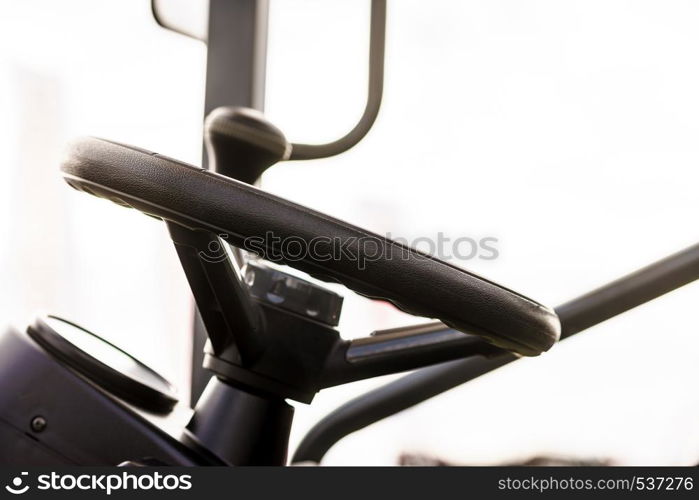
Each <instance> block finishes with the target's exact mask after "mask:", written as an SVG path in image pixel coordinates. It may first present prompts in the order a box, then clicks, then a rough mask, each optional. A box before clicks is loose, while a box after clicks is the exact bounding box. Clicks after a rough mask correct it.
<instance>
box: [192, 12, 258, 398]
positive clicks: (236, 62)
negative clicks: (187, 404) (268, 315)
mask: <svg viewBox="0 0 699 500" xmlns="http://www.w3.org/2000/svg"><path fill="white" fill-rule="evenodd" d="M268 18H269V1H268V0H210V3H209V33H208V37H207V40H208V52H207V59H206V97H205V101H204V116H206V115H208V114H209V112H210V111H212V110H213V109H215V108H217V107H219V106H244V107H248V108H255V109H259V110H262V109H263V108H264V101H265V71H266V64H267V25H268ZM202 165H203V166H204V168H206V166H207V158H206V151H205V152H204V158H203V160H202ZM205 343H206V330H205V328H204V325H203V323H202V321H201V317H200V316H199V313H198V311H196V310H195V318H194V339H193V342H192V385H191V398H190V401H191V404H192V406H194V404H195V403H196V401H197V400H198V399H199V396H200V395H201V393H202V391H203V390H204V387H206V384H207V382H208V381H209V378H210V377H211V375H210V374H209V372H208V371H206V370H204V369H203V368H202V362H203V359H204V354H203V350H204V344H205Z"/></svg>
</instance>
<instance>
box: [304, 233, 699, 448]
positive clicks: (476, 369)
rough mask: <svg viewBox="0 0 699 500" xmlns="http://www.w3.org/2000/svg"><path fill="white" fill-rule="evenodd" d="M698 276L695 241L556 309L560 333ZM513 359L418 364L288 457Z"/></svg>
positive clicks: (341, 413)
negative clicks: (411, 371)
mask: <svg viewBox="0 0 699 500" xmlns="http://www.w3.org/2000/svg"><path fill="white" fill-rule="evenodd" d="M697 279H699V244H697V245H694V246H691V247H689V248H686V249H685V250H682V251H680V252H677V253H676V254H673V255H670V256H669V257H666V258H665V259H662V260H659V261H657V262H655V263H653V264H650V265H649V266H646V267H644V268H642V269H639V270H638V271H636V272H633V273H631V274H628V275H626V276H624V277H622V278H619V279H618V280H616V281H613V282H611V283H609V284H607V285H604V286H602V287H600V288H598V289H596V290H593V291H592V292H589V293H587V294H585V295H582V296H581V297H578V298H576V299H573V300H571V301H569V302H566V303H565V304H562V305H561V306H559V307H557V308H556V313H557V314H558V317H559V318H560V320H561V326H562V335H561V338H562V339H563V338H567V337H570V336H572V335H574V334H576V333H578V332H580V331H582V330H585V329H587V328H590V327H591V326H594V325H596V324H598V323H601V322H603V321H606V320H608V319H610V318H612V317H614V316H617V315H619V314H621V313H623V312H626V311H628V310H630V309H633V308H634V307H636V306H639V305H641V304H644V303H646V302H648V301H650V300H653V299H655V298H657V297H660V296H661V295H664V294H666V293H667V292H670V291H672V290H675V289H677V288H679V287H681V286H684V285H686V284H688V283H691V282H692V281H695V280H697ZM516 359H518V358H517V357H516V356H514V355H512V354H509V353H505V352H503V354H502V355H500V356H497V357H494V358H484V357H482V356H474V357H471V358H467V359H464V360H459V361H451V362H449V363H443V364H439V365H435V366H431V367H428V368H423V369H421V370H418V371H416V372H414V373H411V374H409V375H406V376H404V377H402V378H400V379H398V380H396V381H393V382H389V383H388V384H386V385H384V386H382V387H379V388H378V389H374V390H373V391H370V392H368V393H366V394H363V395H361V396H359V397H357V398H355V399H353V400H351V401H349V402H347V403H345V404H344V405H342V406H340V407H339V408H337V409H336V410H334V411H333V412H332V413H330V414H329V415H327V416H326V417H325V418H323V419H322V420H321V421H320V422H318V423H317V424H316V425H315V426H314V427H313V428H312V429H311V430H310V431H309V432H308V434H307V435H306V436H305V437H304V439H303V440H302V441H301V444H299V446H298V448H297V449H296V452H295V453H294V457H293V459H292V462H305V461H312V462H320V460H321V459H322V458H323V456H324V455H325V453H326V452H327V451H328V450H329V449H330V448H331V447H332V446H333V445H334V444H335V443H337V442H338V441H339V440H340V439H342V438H343V437H345V436H347V435H348V434H351V433H352V432H355V431H358V430H359V429H362V428H364V427H366V426H368V425H371V424H373V423H374V422H378V421H379V420H382V419H384V418H386V417H390V416H391V415H395V414H396V413H399V412H401V411H403V410H405V409H407V408H410V407H411V406H415V405H416V404H418V403H421V402H423V401H425V400H427V399H429V398H431V397H434V396H437V395H438V394H441V393H443V392H446V391H448V390H449V389H452V388H454V387H457V386H459V385H461V384H464V383H466V382H468V381H470V380H473V379H474V378H477V377H480V376H481V375H484V374H486V373H488V372H490V371H493V370H495V369H497V368H500V367H501V366H504V365H506V364H508V363H510V362H512V361H515V360H516Z"/></svg>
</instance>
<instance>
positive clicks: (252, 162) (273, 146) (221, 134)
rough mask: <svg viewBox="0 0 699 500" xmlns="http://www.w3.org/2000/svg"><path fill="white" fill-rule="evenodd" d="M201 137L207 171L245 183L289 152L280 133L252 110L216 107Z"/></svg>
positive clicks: (252, 181)
mask: <svg viewBox="0 0 699 500" xmlns="http://www.w3.org/2000/svg"><path fill="white" fill-rule="evenodd" d="M204 134H205V138H206V147H207V149H208V154H209V168H210V169H211V170H214V171H216V172H218V173H219V174H223V175H225V176H227V177H231V178H233V179H236V180H239V181H242V182H246V183H248V184H253V183H254V182H255V181H256V180H257V179H258V178H259V177H260V176H261V175H262V173H263V172H264V171H265V170H267V169H268V168H269V167H271V166H272V165H274V164H275V163H277V162H278V161H281V160H286V159H287V158H288V157H289V153H290V152H291V145H290V144H289V142H288V141H287V140H286V137H284V134H283V133H282V132H281V130H279V129H278V128H277V127H275V126H274V125H272V124H271V123H269V122H268V121H267V120H266V119H265V117H264V115H263V114H262V113H260V112H259V111H257V110H255V109H250V108H242V107H221V108H216V109H214V110H213V111H212V112H211V113H209V116H207V117H206V122H205V124H204Z"/></svg>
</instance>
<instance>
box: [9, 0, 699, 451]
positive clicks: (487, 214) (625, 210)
mask: <svg viewBox="0 0 699 500" xmlns="http://www.w3.org/2000/svg"><path fill="white" fill-rule="evenodd" d="M365 3H366V5H365ZM0 13H2V14H0V110H2V111H1V112H0V161H2V167H0V168H2V174H3V176H4V178H5V179H6V180H7V182H3V183H0V197H1V199H2V201H1V202H0V203H3V204H4V206H0V209H1V210H0V236H1V237H2V240H3V241H5V242H8V243H6V244H4V245H2V246H1V247H0V283H2V286H1V287H0V314H1V317H2V318H4V319H7V320H12V321H15V322H22V321H24V318H25V317H26V316H27V315H29V314H30V313H32V311H34V310H36V309H38V308H40V309H44V310H49V311H52V312H57V313H60V314H64V315H66V316H68V317H70V318H71V319H74V320H75V321H78V322H80V323H82V324H84V325H85V326H87V327H89V328H92V329H93V330H95V331H97V332H99V333H101V334H103V335H105V336H106V337H108V338H110V339H111V340H113V341H115V342H116V343H118V344H120V345H121V346H123V347H125V348H127V349H128V350H131V351H132V352H134V353H135V354H137V355H138V356H139V357H141V358H142V359H143V360H144V361H146V362H148V363H151V364H153V365H154V366H156V367H157V368H158V369H160V370H161V371H163V372H164V373H165V374H166V375H167V376H169V377H170V378H171V379H173V380H174V381H175V382H176V383H177V384H178V385H179V386H181V387H184V386H185V385H186V382H187V380H188V376H189V374H188V369H189V366H188V360H189V351H188V349H189V346H188V330H189V324H190V317H189V316H190V307H189V296H188V291H187V287H186V283H185V281H184V278H183V276H182V274H181V271H180V270H179V268H178V263H177V260H176V258H175V256H174V252H173V250H172V249H171V248H170V243H169V241H168V239H167V236H166V234H165V231H164V228H163V227H161V224H159V223H157V222H156V221H152V220H150V219H148V218H146V217H142V216H140V215H139V214H136V213H133V212H130V211H127V210H124V209H121V208H118V207H115V206H111V205H109V204H107V203H105V202H101V201H98V200H95V199H92V198H89V197H86V196H84V195H81V194H78V193H75V192H73V191H72V190H70V189H68V188H67V187H66V186H64V185H63V184H62V182H61V181H60V179H59V177H58V170H57V162H58V158H59V155H60V150H61V147H62V145H63V143H64V142H65V141H66V140H68V139H69V138H70V137H73V136H75V135H80V134H90V135H101V136H105V137H109V138H112V139H115V140H120V141H124V142H131V143H134V144H137V145H140V146H142V147H146V148H149V149H153V150H156V151H160V152H162V153H164V154H167V155H169V156H173V157H177V158H181V159H183V160H186V161H190V162H193V163H198V162H199V158H200V156H201V150H200V147H201V140H200V137H201V118H202V116H201V114H202V107H203V105H202V103H203V81H204V80H203V78H204V70H205V64H204V63H205V47H204V45H203V44H201V43H199V42H196V41H193V40H189V39H186V38H184V37H181V36H178V35H175V34H171V33H168V32H166V31H164V30H162V29H159V28H158V27H157V26H156V25H155V24H154V23H153V22H152V20H151V19H150V17H149V16H150V13H149V7H148V2H147V1H145V0H130V1H116V0H113V1H109V2H91V1H88V0H70V1H68V0H66V1H63V2H60V3H59V2H49V1H47V0H43V1H41V0H31V1H30V0H22V1H19V0H0ZM271 14H272V15H271V20H270V58H269V68H268V77H269V80H268V94H267V114H268V116H269V118H270V119H271V120H272V121H273V122H274V123H276V124H277V125H278V126H280V128H282V130H284V131H285V132H286V134H287V136H288V137H289V138H290V139H292V140H296V141H309V142H317V141H322V140H329V139H333V138H335V137H336V136H338V135H340V134H341V133H343V131H345V130H346V129H347V128H349V127H350V126H351V125H352V124H353V121H354V120H355V119H356V118H357V117H358V115H359V114H360V113H361V107H362V106H363V99H364V92H365V80H366V69H365V61H366V49H367V40H366V36H367V32H366V28H367V14H368V2H356V1H350V0H333V1H332V2H328V1H327V0H326V1H322V0H289V1H284V2H282V1H279V0H272V9H271ZM698 22H699V5H698V4H696V2H691V1H689V0H686V1H679V0H672V1H666V2H660V1H658V0H653V1H650V0H648V1H633V2H631V1H621V0H604V1H601V0H586V1H582V0H566V1H565V2H561V1H555V0H527V1H521V0H498V1H494V0H479V1H475V0H474V1H471V0H469V1H467V2H461V1H456V0H438V1H432V2H429V3H427V2H424V1H421V0H401V1H400V2H398V1H390V2H389V26H388V29H389V31H388V48H387V66H386V88H385V99H384V106H383V108H382V112H381V115H380V117H379V120H378V122H377V124H376V127H375V129H374V130H373V131H372V133H371V134H370V136H369V137H368V138H367V139H366V140H365V141H364V142H363V143H362V144H361V145H360V146H358V147H357V148H356V149H354V150H353V151H351V152H349V153H347V154H345V155H342V156H340V157H337V158H333V159H327V160H320V161H316V162H308V163H304V164H301V163H299V164H285V165H281V166H279V167H278V168H276V169H274V170H272V171H270V172H269V173H268V174H266V175H265V177H264V179H263V186H264V187H265V188H266V189H269V190H271V191H273V192H275V193H278V194H281V195H283V196H286V197H288V198H291V199H293V200H295V201H299V202H301V203H303V204H305V205H309V206H311V207H313V208H316V209H319V210H322V211H325V212H328V213H330V214H333V215H335V216H338V217H341V218H345V219H347V220H349V221H351V222H354V223H357V224H361V225H364V226H366V227H368V228H369V229H372V230H374V231H377V232H382V233H386V232H390V233H391V234H392V235H394V236H402V237H405V238H408V239H413V238H417V237H420V236H428V237H429V236H431V237H434V236H435V235H436V234H437V233H438V232H440V231H441V232H443V233H445V234H446V235H448V236H450V237H452V238H457V237H461V236H471V237H476V238H478V237H483V236H494V237H497V238H498V240H499V243H498V248H499V251H500V258H498V259H497V260H494V261H484V260H478V259H474V260H471V261H466V262H455V263H456V264H458V265H462V266H464V267H467V268H469V269H472V270H474V271H476V272H479V273H481V274H483V275H485V276H488V277H489V278H492V279H495V280H496V281H499V282H501V283H503V284H504V285H507V286H509V287H511V288H514V289H516V290H519V291H522V292H523V293H525V294H527V295H530V296H532V297H534V298H536V299H537V300H540V301H542V302H544V303H547V304H551V305H556V304H559V303H561V302H563V301H565V300H567V299H570V298H572V297H574V296H576V295H578V294H581V293H583V292H585V291H587V290H589V289H591V288H593V287H595V286H597V285H600V284H603V283H604V282H606V281H608V280H611V279H614V278H615V277H617V276H619V275H620V274H623V273H626V272H629V271H632V270H634V269H635V268H637V267H640V266H642V265H644V264H646V263H648V262H651V261H653V260H655V259H657V258H660V257H662V256H664V255H666V254H669V253H672V252H674V251H676V250H679V249H681V248H683V247H685V246H688V245H690V244H693V243H695V242H696V241H697V240H699V232H698V231H697V229H696V228H697V225H696V222H695V218H694V214H696V213H698V210H697V209H698V208H699V202H698V201H697V197H696V184H697V180H698V174H697V165H698V164H699V146H697V140H696V138H697V137H699V94H697V92H696V89H697V88H699V63H698V62H697V61H698V59H697V54H698V53H699V32H697V30H696V26H697V24H698ZM698 294H699V287H698V286H697V285H691V286H688V287H686V288H684V289H682V290H680V291H677V292H675V293H673V294H671V295H668V296H666V297H664V298H662V299H660V300H657V301H655V302H654V303H652V304H649V305H647V306H645V307H643V308H642V309H639V310H637V311H634V312H632V313H629V314H626V315H623V316H622V317H619V318H617V319H614V320H612V321H609V322H607V323H605V324H603V325H600V326H599V327H597V328H594V329H592V330H590V331H589V332H586V333H584V334H582V335H581V336H580V337H578V338H575V339H573V340H570V341H566V342H565V343H564V344H561V345H560V346H557V347H556V348H555V349H554V350H553V351H552V352H550V353H549V354H546V355H544V356H542V357H540V358H537V359H531V360H524V361H520V362H518V363H516V364H515V365H511V366H509V367H507V368H506V369H503V370H500V371H498V372H497V373H494V374H491V375H489V376H488V377H484V378H483V379H481V380H478V381H475V382H473V383H470V384H468V385H466V386H464V387H461V388H459V389H457V390H453V391H451V392H449V393H448V394H445V395H443V396H441V397H439V398H436V399H434V400H432V401H430V402H429V403H427V404H423V405H421V406H419V407H417V408H415V409H412V410H410V411H408V412H405V413H404V414H402V415H400V416H397V417H395V418H392V419H389V420H387V421H385V422H382V423H380V424H377V425H376V426H374V427H372V428H370V429H367V430H366V431H363V432H360V433H357V434H356V435H354V436H351V437H349V438H348V439H346V440H344V441H343V442H341V443H340V444H338V446H336V447H335V448H334V449H333V450H331V453H330V454H329V455H328V460H327V462H328V463H332V464H352V463H357V464H359V463H363V464H391V463H395V460H396V457H397V455H398V454H399V453H400V452H402V451H411V452H424V453H427V454H432V455H436V456H439V457H442V458H448V459H452V460H455V461H459V462H464V463H492V462H497V461H501V460H510V459H515V458H520V457H521V458H525V457H527V456H529V455H532V454H537V453H552V454H558V455H566V456H574V457H579V458H586V457H600V458H611V459H613V460H615V461H616V462H617V463H623V464H690V463H696V462H697V461H699V425H698V424H699V398H698V397H697V391H696V386H697V381H698V380H699V364H697V362H696V359H697V352H698V348H699V335H697V331H698V329H699V318H697V315H696V313H695V311H696V304H697V298H698ZM345 296H346V297H347V299H346V302H347V305H346V307H345V311H344V316H343V323H342V327H343V328H342V331H343V334H344V335H346V336H348V337H351V336H360V335H364V334H366V333H368V332H369V331H371V330H373V329H375V328H381V327H387V326H394V325H397V324H405V323H409V322H411V321H413V320H412V319H411V318H409V317H406V316H404V315H402V314H399V313H397V312H395V311H393V310H390V309H388V308H387V307H386V306H383V305H379V304H372V303H370V302H368V301H366V300H363V299H353V298H350V297H351V296H350V295H349V293H346V294H345ZM380 382H382V381H367V382H362V383H358V384H354V385H351V386H347V387H341V388H336V389H332V390H328V391H325V392H323V393H321V394H320V395H319V396H318V397H317V399H316V401H315V402H314V404H313V405H312V406H310V407H306V406H303V405H299V407H298V410H297V422H296V426H295V428H294V431H293V436H292V441H293V443H296V442H297V441H298V439H300V437H301V436H302V435H303V432H304V431H305V430H307V429H308V428H309V427H310V426H311V425H312V423H313V422H315V421H317V420H318V419H319V418H320V417H321V416H322V415H324V414H325V413H327V412H328V411H330V410H331V409H333V408H334V407H335V406H337V405H338V404H340V403H341V402H344V401H346V400H347V399H348V398H349V397H351V396H353V395H355V394H359V393H360V392H362V391H364V390H366V389H367V388H369V387H373V386H375V385H377V384H378V383H380ZM185 394H186V390H185ZM293 443H292V445H293Z"/></svg>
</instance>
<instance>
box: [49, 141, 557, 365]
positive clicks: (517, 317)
mask: <svg viewBox="0 0 699 500" xmlns="http://www.w3.org/2000/svg"><path fill="white" fill-rule="evenodd" d="M62 170H63V174H64V177H65V180H66V181H67V182H68V183H69V184H70V185H71V186H73V187H74V188H76V189H78V190H81V191H86V192H88V193H90V194H93V195H95V196H100V197H103V198H107V199H109V200H111V201H113V202H115V203H118V204H120V205H124V206H129V207H133V208H136V209H138V210H140V211H142V212H145V213H147V214H150V215H153V216H156V217H159V218H163V219H167V220H171V221H173V222H176V223H179V224H182V225H185V226H188V227H191V228H197V229H202V230H207V231H211V232H214V233H216V234H219V235H226V236H225V237H226V240H227V241H228V242H229V243H232V244H234V245H236V246H240V247H244V248H248V249H250V250H253V251H255V252H257V253H259V254H262V255H263V256H265V255H266V256H268V257H269V256H274V257H275V258H276V259H280V257H282V258H283V261H284V262H285V263H286V264H288V265H290V266H291V267H294V268H297V269H300V270H302V271H305V272H308V273H309V274H311V275H313V276H316V277H318V278H320V279H324V280H326V281H337V282H340V283H342V284H343V285H345V286H346V287H348V288H350V289H352V290H354V291H356V292H358V293H360V294H362V295H365V296H367V297H371V298H376V299H383V300H387V301H390V302H392V303H393V304H395V305H396V306H397V307H399V308H400V309H402V310H404V311H406V312H408V313H410V314H414V315H417V316H425V317H430V318H436V319H439V320H441V321H442V322H444V323H445V324H447V325H449V326H450V327H452V328H455V329H457V330H460V331H464V332H468V333H472V334H476V335H480V336H482V337H484V338H486V339H487V340H489V341H490V342H492V343H493V344H495V345H497V346H499V347H502V348H504V349H508V350H511V351H514V352H516V353H518V354H522V355H526V356H535V355H538V354H540V353H541V352H543V351H546V350H548V349H549V348H550V347H551V346H552V345H553V344H554V343H555V342H556V340H557V339H558V337H559V334H560V324H559V321H558V317H557V316H556V314H555V313H554V312H553V311H552V310H551V309H549V308H547V307H544V306H542V305H541V304H539V303H537V302H535V301H533V300H531V299H529V298H527V297H524V296H523V295H520V294H518V293H515V292H513V291H511V290H508V289H506V288H503V287H501V286H499V285H497V284H496V283H493V282H491V281H488V280H486V279H484V278H481V277H480V276H477V275H475V274H472V273H469V272H467V271H464V270H462V269H460V268H457V267H454V266H452V265H449V264H447V263H445V262H442V261H440V260H438V259H435V258H433V257H430V256H427V255H425V254H423V253H420V252H417V251H416V250H413V249H410V248H408V247H406V246H404V245H401V244H399V243H397V242H394V241H392V240H389V239H387V238H384V237H381V236H378V235H376V234H373V233H370V232H368V231H365V230H363V229H360V228H358V227H356V226H353V225H350V224H347V223H345V222H343V221H340V220H338V219H334V218H332V217H328V216H327V215H324V214H322V213H319V212H316V211H314V210H310V209H308V208H305V207H303V206H300V205H297V204H295V203H291V202H289V201H286V200H284V199H282V198H279V197H277V196H274V195H272V194H269V193H266V192H264V191H262V190H260V189H257V188H254V187H252V186H249V185H247V184H244V183H241V182H238V181H235V180H232V179H230V178H228V177H225V176H222V175H219V174H216V173H213V172H209V171H206V170H203V169H201V168H198V167H195V166H192V165H188V164H186V163H182V162H179V161H177V160H173V159H171V158H167V157H164V156H161V155H158V154H155V153H152V152H149V151H145V150H142V149H138V148H134V147H131V146H126V145H123V144H118V143H114V142H110V141H106V140H103V139H97V138H84V139H80V140H78V141H76V142H74V143H72V145H71V146H70V148H69V150H68V153H67V156H66V158H65V160H64V161H63V163H62ZM292 239H293V240H295V241H296V245H297V247H299V248H300V245H301V244H305V245H307V247H306V248H309V247H310V245H311V244H312V243H314V242H315V245H316V248H315V250H316V252H315V253H314V255H316V256H317V255H320V254H321V253H322V255H327V254H328V252H329V251H330V250H331V246H332V248H334V249H335V250H337V248H336V247H337V243H339V244H340V246H341V248H344V252H343V251H340V252H336V254H335V255H333V256H332V258H329V259H325V258H323V259H321V258H317V257H314V256H313V255H306V256H296V255H294V256H293V258H291V257H290V255H288V254H287V255H280V250H281V247H280V242H285V241H287V242H288V241H291V240H292ZM324 248H325V250H323V249H324ZM367 249H370V250H371V252H370V253H371V255H369V252H368V251H367ZM333 251H334V250H333Z"/></svg>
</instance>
